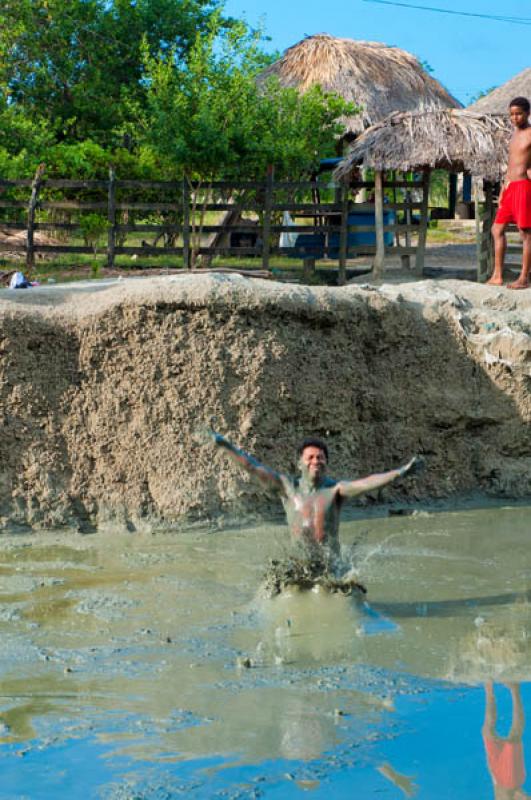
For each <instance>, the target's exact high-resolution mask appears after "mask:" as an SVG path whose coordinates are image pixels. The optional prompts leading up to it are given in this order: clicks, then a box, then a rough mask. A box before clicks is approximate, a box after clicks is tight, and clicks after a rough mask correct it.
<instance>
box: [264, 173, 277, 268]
mask: <svg viewBox="0 0 531 800" xmlns="http://www.w3.org/2000/svg"><path fill="white" fill-rule="evenodd" d="M274 179H275V173H274V168H273V165H272V164H269V166H268V167H267V177H266V184H265V198H264V223H263V226H262V269H269V251H270V248H271V207H272V205H273V182H274Z"/></svg>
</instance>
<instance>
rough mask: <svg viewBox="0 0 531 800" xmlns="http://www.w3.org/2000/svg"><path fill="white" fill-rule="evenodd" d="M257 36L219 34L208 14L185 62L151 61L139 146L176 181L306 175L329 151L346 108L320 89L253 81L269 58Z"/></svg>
mask: <svg viewBox="0 0 531 800" xmlns="http://www.w3.org/2000/svg"><path fill="white" fill-rule="evenodd" d="M260 40H261V35H260V32H255V31H250V30H249V29H248V28H247V27H246V26H245V25H244V24H243V23H239V24H234V25H233V26H232V27H231V29H230V30H224V29H223V28H222V26H221V22H220V17H219V16H218V15H216V16H214V17H213V18H212V19H211V21H210V23H209V30H208V33H207V34H198V35H197V36H196V39H195V42H194V44H193V45H192V46H191V48H190V51H189V54H188V57H187V58H186V60H182V59H180V58H179V57H178V55H177V53H175V52H174V53H173V57H172V58H168V57H167V56H166V55H165V54H164V55H163V56H160V55H158V56H152V55H150V52H149V49H148V48H147V47H145V50H144V53H145V61H146V68H147V69H146V72H147V79H148V93H147V107H146V108H147V111H146V114H145V115H144V117H143V119H142V122H141V123H140V124H139V126H140V127H141V128H143V132H144V133H143V141H144V142H145V143H146V144H148V145H149V146H150V147H152V148H153V150H154V152H156V153H157V155H158V157H159V158H161V159H164V160H165V161H166V163H167V165H168V168H169V169H171V171H172V172H173V173H174V174H176V175H187V176H188V177H190V178H195V179H199V180H202V181H211V180H214V179H222V178H237V177H240V178H246V179H252V178H262V177H263V176H264V174H265V171H266V167H267V165H268V164H273V165H274V167H275V169H276V172H277V176H278V177H283V176H284V177H290V178H296V177H297V176H303V175H305V174H308V173H309V172H311V171H312V169H314V168H315V166H316V165H317V164H318V162H319V160H320V159H321V158H322V157H324V156H326V155H330V154H332V153H333V151H334V143H335V139H336V137H337V136H338V135H340V134H341V132H342V130H343V128H342V125H341V124H340V122H339V121H338V120H339V118H340V117H341V115H343V114H346V113H353V111H354V109H353V108H352V106H350V105H349V104H347V103H346V102H345V101H344V100H343V99H342V98H340V97H338V96H337V95H332V94H325V93H324V92H322V91H321V89H320V88H319V87H314V88H313V89H311V90H309V91H307V92H305V93H304V94H301V93H299V92H298V91H297V90H296V89H286V88H283V87H281V86H280V84H279V83H278V81H277V80H275V79H270V80H268V81H267V82H262V81H260V80H259V79H258V80H257V78H258V76H259V73H260V71H261V70H262V69H263V67H264V66H265V64H266V63H267V61H268V59H267V58H266V56H264V54H263V52H262V50H261V48H260Z"/></svg>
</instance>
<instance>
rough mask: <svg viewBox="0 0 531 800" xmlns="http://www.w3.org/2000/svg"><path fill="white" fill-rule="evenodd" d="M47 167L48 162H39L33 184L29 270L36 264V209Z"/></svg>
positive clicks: (29, 236)
mask: <svg viewBox="0 0 531 800" xmlns="http://www.w3.org/2000/svg"><path fill="white" fill-rule="evenodd" d="M45 169H46V164H39V166H38V167H37V171H36V172H35V176H34V178H33V181H32V184H31V195H30V201H29V204H28V231H27V237H26V267H27V269H28V271H30V270H32V269H33V267H34V265H35V244H34V232H35V211H36V209H37V205H38V202H39V191H40V188H41V183H42V176H43V175H44V170H45Z"/></svg>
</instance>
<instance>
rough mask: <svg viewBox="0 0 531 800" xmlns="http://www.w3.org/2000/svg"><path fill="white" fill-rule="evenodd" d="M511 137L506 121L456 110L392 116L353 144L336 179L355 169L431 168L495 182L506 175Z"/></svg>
mask: <svg viewBox="0 0 531 800" xmlns="http://www.w3.org/2000/svg"><path fill="white" fill-rule="evenodd" d="M510 135H511V126H510V123H509V120H508V118H507V115H504V116H489V115H484V114H483V115H482V114H473V113H471V112H469V111H463V110H455V109H445V110H436V111H431V110H430V111H424V112H416V113H411V112H408V113H399V114H391V115H390V116H388V117H387V118H386V119H385V120H383V121H382V122H379V123H377V124H376V125H373V126H372V127H371V128H369V129H368V130H367V131H365V133H364V134H362V135H361V136H360V137H359V138H358V139H356V141H355V142H354V144H353V146H352V147H351V148H350V150H349V152H348V153H347V155H346V156H345V158H344V159H343V160H342V161H341V162H340V164H339V166H338V167H337V169H336V171H335V173H334V176H335V177H336V178H337V179H339V180H347V179H348V178H349V177H350V175H352V172H353V171H354V170H355V169H357V168H359V167H372V168H373V169H375V170H379V171H382V170H392V169H393V170H394V169H396V170H402V171H409V170H415V171H417V170H420V169H422V168H424V167H431V168H435V169H448V170H450V171H451V172H469V173H470V174H472V175H475V176H478V177H483V178H485V179H487V180H492V181H497V180H500V178H501V177H502V176H503V174H504V172H505V168H506V159H507V148H508V144H509V138H510Z"/></svg>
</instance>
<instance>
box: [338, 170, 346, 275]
mask: <svg viewBox="0 0 531 800" xmlns="http://www.w3.org/2000/svg"><path fill="white" fill-rule="evenodd" d="M347 253H348V189H347V188H346V187H345V186H342V187H341V228H340V231H339V269H338V273H337V283H338V286H344V285H345V283H346V278H347V275H346V273H347Z"/></svg>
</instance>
